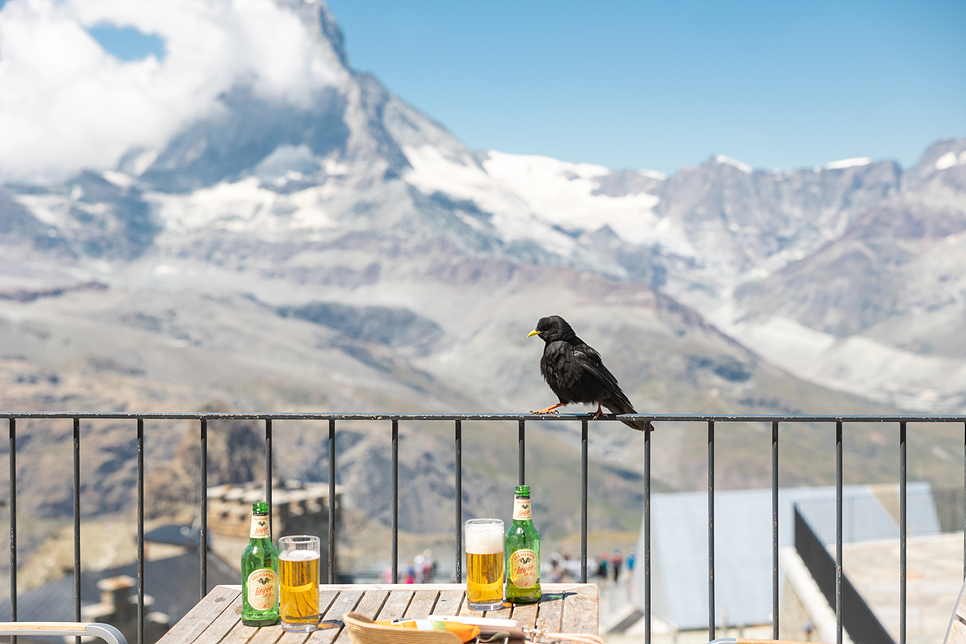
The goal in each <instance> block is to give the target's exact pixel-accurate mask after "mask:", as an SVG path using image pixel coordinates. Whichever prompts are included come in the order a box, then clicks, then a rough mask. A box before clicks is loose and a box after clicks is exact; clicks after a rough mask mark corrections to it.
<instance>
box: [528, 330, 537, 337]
mask: <svg viewBox="0 0 966 644" xmlns="http://www.w3.org/2000/svg"><path fill="white" fill-rule="evenodd" d="M535 335H540V332H539V331H537V330H536V329H534V330H533V331H531V332H530V333H528V334H527V337H528V338H532V337H533V336H535Z"/></svg>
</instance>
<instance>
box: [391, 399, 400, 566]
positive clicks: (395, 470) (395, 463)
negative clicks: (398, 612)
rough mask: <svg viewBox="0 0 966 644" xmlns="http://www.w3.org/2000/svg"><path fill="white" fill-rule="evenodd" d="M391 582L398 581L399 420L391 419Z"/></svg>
mask: <svg viewBox="0 0 966 644" xmlns="http://www.w3.org/2000/svg"><path fill="white" fill-rule="evenodd" d="M392 583H394V584H398V583H399V421H398V420H397V419H395V418H393V419H392Z"/></svg>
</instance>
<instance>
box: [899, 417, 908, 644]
mask: <svg viewBox="0 0 966 644" xmlns="http://www.w3.org/2000/svg"><path fill="white" fill-rule="evenodd" d="M906 530H907V525H906V424H905V423H904V422H900V423H899V644H906Z"/></svg>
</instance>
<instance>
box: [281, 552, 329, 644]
mask: <svg viewBox="0 0 966 644" xmlns="http://www.w3.org/2000/svg"><path fill="white" fill-rule="evenodd" d="M320 552H321V551H320V549H319V538H318V537H313V536H310V535H296V536H290V537H282V538H280V539H279V540H278V564H279V565H278V567H279V575H278V577H279V583H278V585H279V604H278V609H279V617H280V618H281V622H282V630H283V631H291V632H296V633H309V632H311V631H314V630H315V629H316V628H318V626H319V554H320Z"/></svg>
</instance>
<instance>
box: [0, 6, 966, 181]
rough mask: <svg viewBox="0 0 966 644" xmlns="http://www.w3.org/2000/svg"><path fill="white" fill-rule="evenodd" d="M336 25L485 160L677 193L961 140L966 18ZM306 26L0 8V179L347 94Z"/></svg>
mask: <svg viewBox="0 0 966 644" xmlns="http://www.w3.org/2000/svg"><path fill="white" fill-rule="evenodd" d="M329 5H330V7H331V9H332V11H333V13H334V15H335V16H336V19H337V20H338V21H339V23H340V24H341V26H342V28H343V32H344V34H345V38H346V48H347V51H348V54H349V60H350V64H351V65H352V66H353V67H354V68H355V69H357V70H361V71H370V72H372V73H374V74H375V75H376V76H377V77H378V78H379V79H380V80H382V81H383V82H384V83H385V85H386V86H387V87H388V88H389V89H390V90H392V91H394V92H395V93H396V94H398V95H399V96H401V97H402V98H403V99H405V100H407V101H409V102H410V103H411V104H413V105H414V106H416V107H417V108H419V109H420V110H422V111H423V112H425V113H426V114H428V115H429V116H431V117H433V118H434V119H436V120H437V121H438V122H440V123H442V124H443V125H444V126H445V127H447V128H448V129H449V130H450V131H452V132H453V133H455V134H456V135H457V136H458V137H460V138H461V139H462V140H463V141H465V142H466V144H467V145H468V146H470V147H471V148H474V149H483V150H485V149H494V150H500V151H503V152H511V153H520V154H540V155H546V156H551V157H555V158H558V159H562V160H565V161H579V162H588V163H597V164H601V165H604V166H608V167H611V168H638V169H651V170H658V171H661V172H666V173H671V172H674V171H676V170H677V169H678V168H680V167H681V166H683V165H697V164H700V163H702V162H703V161H704V160H705V159H707V158H708V157H709V156H711V155H717V154H725V155H728V156H730V157H734V158H736V159H739V160H741V161H743V162H745V163H747V164H749V165H752V166H754V167H757V168H764V169H771V168H787V167H811V166H813V165H816V164H821V163H826V162H829V161H834V160H838V159H844V158H851V157H865V156H868V157H872V158H874V159H895V160H898V161H899V162H900V163H901V164H902V165H903V166H905V167H908V166H910V165H912V164H913V163H915V161H916V160H917V159H918V157H919V156H920V155H921V153H922V152H923V150H924V149H925V148H926V147H927V146H928V145H929V144H930V143H932V142H933V141H935V140H937V139H939V138H941V137H963V136H966V37H964V33H966V0H956V1H950V0H918V1H916V2H890V1H888V0H884V1H877V2H870V1H867V0H849V1H846V2H824V1H822V2H773V1H770V2H752V1H747V0H745V1H741V2H737V1H736V2H723V1H722V2H710V1H694V0H682V1H678V2H661V3H657V2H625V1H623V0H609V1H605V2H598V3H577V2H570V1H567V0H555V1H553V2H550V1H548V0H529V1H526V2H519V1H518V0H517V1H513V2H510V1H507V0H491V1H489V2H466V1H457V0H445V1H444V0H407V1H406V2H396V1H390V0H330V1H329ZM297 23H298V21H297V19H296V18H295V17H294V16H293V15H292V14H291V13H290V12H288V11H287V10H286V9H284V8H282V7H279V6H276V5H274V4H273V3H272V2H271V1H270V0H248V1H247V2H243V3H240V2H234V1H233V0H181V1H180V2H177V3H167V2H154V1H153V0H126V1H125V2H121V3H118V2H114V1H113V0H0V88H2V91H0V128H3V129H4V131H5V134H4V137H3V143H4V145H2V146H0V176H9V177H14V178H16V177H17V176H19V177H21V178H26V179H38V178H39V179H43V178H45V177H46V178H56V177H58V176H65V175H69V174H70V173H71V172H75V171H76V170H77V169H79V168H82V167H95V168H98V167H100V168H108V167H113V166H114V164H115V163H116V160H117V158H119V157H120V155H121V154H122V153H123V152H124V151H126V150H129V149H130V148H131V147H137V146H140V147H147V148H151V147H156V146H159V145H163V144H164V142H165V141H166V140H167V139H168V138H169V137H170V136H172V135H173V134H174V133H176V132H177V131H179V129H180V128H183V127H184V126H185V125H186V124H188V123H191V122H193V120H195V119H197V118H201V117H203V116H205V115H206V114H210V113H211V111H212V110H213V109H216V107H217V101H218V96H219V95H220V94H221V93H222V92H223V91H225V90H226V89H227V88H229V87H230V86H231V85H232V84H233V83H235V82H251V79H255V81H254V82H256V84H257V85H258V87H260V88H261V90H260V91H265V92H268V93H271V94H273V95H278V96H282V97H285V98H287V99H288V100H296V99H297V98H298V96H297V95H299V94H301V93H303V92H305V91H306V89H305V88H306V87H311V86H315V85H317V84H318V83H333V82H336V83H337V82H338V78H337V76H338V73H340V72H338V70H334V68H331V67H330V68H329V69H330V71H332V70H334V71H332V73H333V74H335V76H331V75H330V77H328V78H323V77H321V76H319V75H318V73H316V71H313V70H317V69H321V68H318V66H317V65H315V63H314V62H312V61H313V60H314V59H313V56H315V54H314V53H312V52H313V51H315V50H314V49H312V45H311V42H310V37H309V36H308V35H307V34H306V33H305V32H304V29H302V28H301V26H299V25H298V24H297ZM315 62H318V61H315ZM322 66H323V67H325V63H324V62H323V63H322ZM319 73H322V74H323V75H324V74H325V72H324V71H323V72H319Z"/></svg>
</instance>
